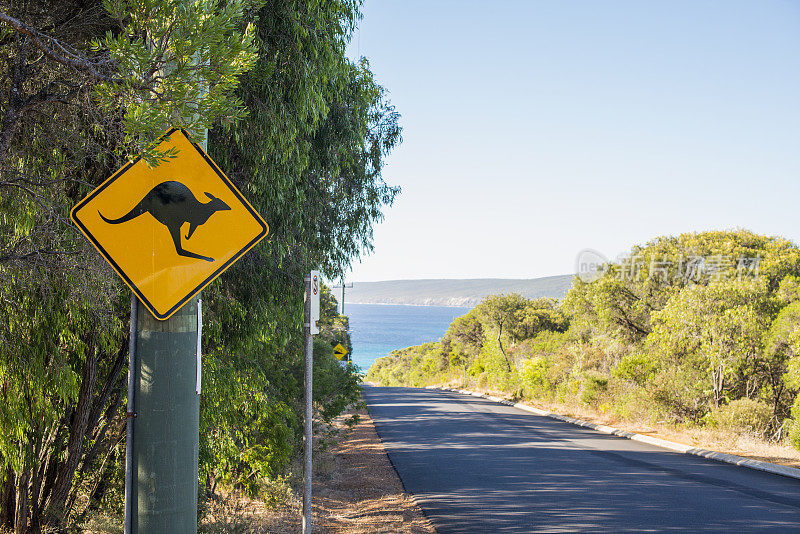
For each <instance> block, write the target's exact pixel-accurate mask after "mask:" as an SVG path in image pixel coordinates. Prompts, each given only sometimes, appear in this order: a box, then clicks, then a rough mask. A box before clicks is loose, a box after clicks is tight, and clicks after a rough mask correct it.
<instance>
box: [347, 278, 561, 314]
mask: <svg viewBox="0 0 800 534" xmlns="http://www.w3.org/2000/svg"><path fill="white" fill-rule="evenodd" d="M573 278H574V275H571V274H565V275H560V276H547V277H544V278H531V279H508V278H476V279H467V280H452V279H439V280H386V281H382V282H356V283H355V284H353V287H352V288H347V289H346V290H345V297H344V298H345V302H346V303H352V304H413V305H420V306H475V305H477V304H478V303H479V302H480V301H481V300H482V299H483V298H484V297H486V296H487V295H498V294H508V293H519V294H520V295H522V296H523V297H526V298H537V297H550V298H555V299H561V298H563V297H564V295H566V293H567V290H568V289H569V288H570V286H571V285H572V279H573ZM334 291H336V290H334Z"/></svg>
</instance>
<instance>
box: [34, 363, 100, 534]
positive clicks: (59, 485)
mask: <svg viewBox="0 0 800 534" xmlns="http://www.w3.org/2000/svg"><path fill="white" fill-rule="evenodd" d="M96 378H97V357H96V356H94V355H93V354H90V355H88V356H87V357H86V362H85V363H84V369H83V380H82V383H81V389H80V392H79V394H78V405H77V406H76V407H75V413H74V414H73V415H72V424H71V425H70V429H69V443H68V444H67V454H66V458H65V459H64V463H63V464H62V465H61V466H60V469H59V473H58V476H57V478H56V482H55V485H54V486H53V491H52V493H51V494H50V499H49V502H48V503H47V507H46V512H45V513H46V517H47V522H48V523H49V522H50V521H52V520H55V521H57V522H60V521H61V519H62V518H63V517H64V515H65V512H66V510H65V509H64V507H65V504H66V502H67V498H68V497H69V491H70V489H71V488H72V480H73V477H74V475H75V470H76V469H77V468H78V463H79V461H80V459H81V456H82V455H83V441H84V438H85V437H86V427H87V425H88V423H89V413H90V411H91V408H92V397H93V395H92V393H93V392H94V386H95V382H96Z"/></svg>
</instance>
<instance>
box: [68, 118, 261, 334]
mask: <svg viewBox="0 0 800 534" xmlns="http://www.w3.org/2000/svg"><path fill="white" fill-rule="evenodd" d="M176 132H177V133H179V134H181V135H183V136H184V137H185V138H186V140H187V141H188V142H189V143H191V145H192V146H193V147H194V148H195V150H197V152H198V153H199V154H200V155H201V156H202V157H203V159H204V160H205V161H206V163H208V164H209V166H210V167H211V168H212V169H213V170H214V172H216V173H217V176H219V178H220V179H221V180H222V182H223V183H224V184H225V185H226V186H227V187H228V188H229V189H230V190H231V192H232V193H233V194H234V195H235V196H236V198H238V199H239V201H240V202H241V203H242V205H243V206H244V207H245V208H246V209H247V211H248V212H249V213H250V214H251V215H252V216H253V218H254V219H255V220H256V222H257V223H258V224H259V225H260V226H261V228H262V230H261V232H259V234H258V235H257V236H256V237H255V238H253V240H252V241H250V242H249V243H248V244H247V245H245V246H244V248H242V249H241V250H240V251H239V252H237V253H236V254H234V255H233V256H232V257H231V258H230V259H229V260H228V261H226V262H225V263H224V264H223V265H222V266H221V267H220V268H219V269H217V270H216V271H214V272H213V273H211V275H210V276H208V278H206V279H205V280H203V281H202V282H200V284H198V285H197V286H196V287H195V288H194V289H192V290H191V291H189V292H188V293H187V294H186V296H184V297H183V298H181V299H180V300H179V301H178V303H177V304H175V305H174V306H172V307H171V308H170V309H169V310H167V311H166V312H165V313H163V314H161V313H158V312H157V311H156V310H155V308H154V306H153V305H152V304H151V303H150V301H149V300H148V299H147V298H146V297H145V296H144V295H143V294H142V292H141V291H139V288H137V287H136V284H134V283H133V281H132V280H131V279H130V278H128V276H127V275H126V274H125V273H124V272H123V270H122V269H121V268H120V267H119V266H118V265H117V263H116V262H115V261H114V260H113V259H112V258H111V256H110V255H109V254H108V252H106V250H105V249H104V248H103V246H102V245H101V244H100V243H99V242H98V241H97V240H96V239H95V238H94V236H93V235H92V234H91V232H89V230H88V229H87V228H86V227H85V226H84V225H83V223H82V222H81V221H80V219H78V217H77V214H78V211H80V210H81V208H83V207H84V206H85V205H86V204H87V203H89V202H90V201H91V200H93V199H94V198H95V197H96V196H97V195H99V194H100V193H101V192H103V190H104V189H105V188H106V187H108V186H109V185H111V184H112V183H114V182H115V181H116V180H117V179H119V178H120V177H121V176H122V175H123V174H125V172H127V171H128V169H130V168H131V167H133V166H134V165H135V164H136V163H138V162H139V161H140V160H141V159H142V157H141V156H138V157H136V159H134V160H132V161H129V162H128V163H126V164H125V165H124V166H123V167H122V168H121V169H119V170H118V171H117V172H115V173H114V174H112V175H111V177H109V178H108V179H107V180H105V181H104V182H103V183H102V184H100V185H99V186H97V187H96V188H95V189H94V190H93V191H92V192H91V193H89V194H88V195H86V197H85V198H83V199H82V200H81V201H79V202H78V203H77V204H75V207H73V208H72V210H71V211H70V214H69V217H70V219H72V222H73V223H75V225H76V226H77V227H78V229H79V230H80V231H81V233H82V234H83V235H85V236H86V238H87V239H88V240H89V242H91V243H92V245H94V247H95V248H96V249H97V250H98V251H99V252H100V254H101V255H102V256H103V258H105V260H106V261H107V262H108V263H109V264H110V265H111V267H112V268H113V269H114V271H116V273H117V274H118V275H119V277H120V278H122V281H123V282H125V285H127V286H128V287H129V288H131V291H133V292H134V293H135V294H136V296H137V297H138V298H139V300H140V301H141V302H142V304H144V305H145V307H146V308H147V309H148V310H150V313H152V314H153V316H154V317H155V318H156V319H159V320H161V321H164V320H166V319H169V318H170V317H172V315H173V314H175V312H176V311H178V310H179V309H180V308H181V306H183V305H184V304H186V302H187V301H188V300H189V299H191V298H192V297H193V296H195V295H196V294H197V293H199V292H200V291H202V290H203V288H204V287H206V286H207V285H208V284H210V283H211V282H213V281H214V279H215V278H217V277H218V276H219V275H221V274H222V273H223V272H224V271H225V270H227V269H228V267H230V266H231V265H233V264H234V263H236V262H237V261H238V260H239V258H241V257H242V256H243V255H244V254H245V253H247V252H248V251H249V250H250V249H251V248H253V247H254V246H256V244H258V242H259V241H261V240H262V239H264V237H266V235H267V234H268V233H269V226H268V225H267V223H266V221H265V220H264V219H263V218H262V217H261V215H259V213H258V212H257V211H256V210H255V209H254V208H253V206H252V205H251V204H250V202H248V201H247V199H246V198H244V196H243V195H242V193H241V192H240V191H239V190H238V189H237V188H236V186H235V185H233V183H232V182H231V181H230V179H229V178H228V177H227V176H226V175H225V173H224V172H222V169H220V168H219V167H218V166H217V164H216V163H214V160H212V159H211V157H210V156H209V155H208V154H206V151H205V150H203V147H201V146H200V145H198V144H197V143H195V142H194V141H192V139H191V138H190V137H189V135H188V134H187V133H186V132H185V131H184V130H183V129H179V128H172V129H170V130H169V131H168V132H167V133H165V134H164V135H162V136H161V137H160V138H159V139H158V140H159V142H163V141H166V140H168V139H169V138H170V137H171V136H172V135H173V134H174V133H176Z"/></svg>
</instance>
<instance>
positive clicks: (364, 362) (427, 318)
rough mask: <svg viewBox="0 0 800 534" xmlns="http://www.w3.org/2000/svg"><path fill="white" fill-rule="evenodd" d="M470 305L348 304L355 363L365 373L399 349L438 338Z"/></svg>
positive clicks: (347, 310)
mask: <svg viewBox="0 0 800 534" xmlns="http://www.w3.org/2000/svg"><path fill="white" fill-rule="evenodd" d="M470 309H471V308H461V307H451V306H403V305H395V304H349V303H348V304H345V310H344V313H345V315H347V316H348V317H349V318H350V341H351V342H352V344H353V363H355V364H356V365H358V366H359V367H360V368H361V371H362V372H364V373H366V372H367V370H369V368H370V366H371V365H372V364H373V363H374V362H375V360H377V359H378V358H381V357H383V356H388V355H389V353H390V352H392V351H393V350H397V349H404V348H406V347H410V346H412V345H419V344H421V343H427V342H429V341H438V340H439V339H440V338H441V337H442V336H443V335H444V333H445V332H446V331H447V328H448V327H449V326H450V323H452V322H453V319H455V318H456V317H460V316H461V315H464V314H465V313H467V312H468V311H469V310H470Z"/></svg>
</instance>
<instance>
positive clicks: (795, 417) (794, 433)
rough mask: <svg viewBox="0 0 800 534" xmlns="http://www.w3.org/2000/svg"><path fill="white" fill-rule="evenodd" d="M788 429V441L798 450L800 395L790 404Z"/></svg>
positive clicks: (799, 443)
mask: <svg viewBox="0 0 800 534" xmlns="http://www.w3.org/2000/svg"><path fill="white" fill-rule="evenodd" d="M787 426H788V430H789V442H790V443H791V444H792V446H793V447H794V448H795V449H797V450H800V395H798V396H797V398H796V399H795V401H794V406H792V418H791V419H790V420H789V421H787Z"/></svg>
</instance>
